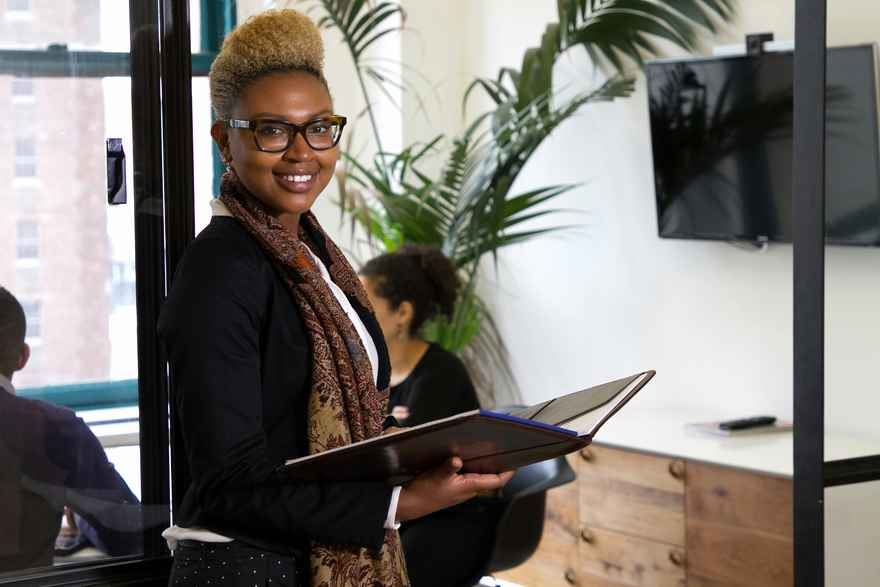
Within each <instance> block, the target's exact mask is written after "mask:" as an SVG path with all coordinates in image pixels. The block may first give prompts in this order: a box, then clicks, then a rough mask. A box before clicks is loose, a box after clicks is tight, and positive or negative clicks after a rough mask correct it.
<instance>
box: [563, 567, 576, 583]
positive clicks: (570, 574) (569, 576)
mask: <svg viewBox="0 0 880 587" xmlns="http://www.w3.org/2000/svg"><path fill="white" fill-rule="evenodd" d="M565 581H566V583H568V584H569V585H577V581H578V577H577V573H575V572H574V569H565Z"/></svg>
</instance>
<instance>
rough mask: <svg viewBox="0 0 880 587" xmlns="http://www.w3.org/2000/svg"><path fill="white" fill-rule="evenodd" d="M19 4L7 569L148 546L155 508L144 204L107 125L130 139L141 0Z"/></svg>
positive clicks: (1, 175) (3, 277)
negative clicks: (116, 180)
mask: <svg viewBox="0 0 880 587" xmlns="http://www.w3.org/2000/svg"><path fill="white" fill-rule="evenodd" d="M56 4H57V5H56ZM10 5H11V2H9V1H7V2H6V5H5V7H4V6H3V3H0V38H2V49H0V51H5V50H7V49H15V50H17V51H16V52H15V53H7V54H6V55H4V59H3V60H0V64H2V67H0V108H2V109H3V110H4V111H5V112H7V113H8V115H7V116H4V117H0V137H2V138H0V148H2V149H3V152H4V153H6V154H7V156H6V157H5V161H6V164H5V165H0V187H2V191H0V234H5V235H8V237H7V243H8V245H9V246H4V247H0V287H3V288H5V289H4V290H2V291H4V292H7V293H8V294H10V296H9V298H8V299H13V297H14V298H15V299H17V302H16V303H15V304H11V303H10V304H7V305H6V306H2V305H0V420H2V421H0V511H2V512H3V515H2V517H0V573H2V572H23V571H25V570H26V569H30V568H33V567H40V566H45V565H49V564H53V563H55V564H59V563H67V562H78V561H82V560H90V559H99V558H104V557H107V556H108V555H109V556H120V555H131V554H137V553H140V552H142V551H143V527H144V523H145V519H146V521H147V523H150V522H149V520H150V519H151V517H153V516H151V515H147V514H145V512H144V511H143V508H142V506H141V505H140V503H139V498H140V494H141V480H140V447H139V446H138V429H139V423H138V407H137V403H138V384H137V376H138V373H137V360H138V353H137V318H136V308H135V283H136V280H135V265H134V237H133V230H132V229H133V225H134V213H135V211H134V207H133V206H132V205H126V206H117V207H113V208H111V207H108V205H107V203H106V167H105V166H106V163H105V152H104V151H105V140H106V138H107V137H121V138H122V140H123V144H124V145H125V147H126V151H127V152H128V153H132V148H131V145H132V129H131V125H132V123H131V121H132V114H131V82H130V79H129V78H128V77H109V76H110V75H111V74H112V75H115V76H119V75H120V73H121V72H120V68H119V63H127V60H126V59H125V55H124V52H127V51H128V50H129V45H130V44H129V14H128V2H125V1H119V2H117V1H107V0H82V1H80V2H77V3H76V7H75V9H74V7H72V6H67V5H64V7H63V9H60V7H61V4H58V3H50V2H25V3H18V4H17V8H16V10H14V11H13V12H14V13H15V14H14V18H10V14H11V13H10ZM25 5H26V9H25ZM4 8H5V12H3V10H4ZM101 51H114V52H121V53H115V54H106V53H100V52H101ZM120 55H121V57H120ZM102 67H109V68H111V71H112V73H111V71H103V70H102ZM71 75H75V76H81V77H70V76H71ZM126 163H127V166H128V169H127V170H126V173H127V176H128V178H129V181H131V179H132V177H133V175H132V160H131V157H129V158H128V160H127V162H126ZM19 302H20V303H19ZM10 308H11V309H10ZM19 318H21V319H20V320H19ZM19 322H20V324H22V325H25V324H26V326H21V327H19V326H15V324H16V323H19ZM10 325H11V326H10ZM25 345H26V346H25ZM25 348H26V349H28V351H23V350H22V349H25ZM153 507H155V508H158V509H157V511H156V512H155V513H156V516H155V518H156V519H160V518H162V515H165V516H167V506H164V505H163V506H153ZM159 510H161V511H159ZM160 514H162V515H160Z"/></svg>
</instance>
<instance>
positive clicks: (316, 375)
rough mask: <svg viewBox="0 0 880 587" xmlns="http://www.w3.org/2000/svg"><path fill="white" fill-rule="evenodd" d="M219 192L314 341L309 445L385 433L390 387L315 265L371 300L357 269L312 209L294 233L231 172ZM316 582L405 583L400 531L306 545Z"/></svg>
mask: <svg viewBox="0 0 880 587" xmlns="http://www.w3.org/2000/svg"><path fill="white" fill-rule="evenodd" d="M220 200H221V201H222V202H223V204H224V205H225V206H226V208H227V209H228V210H229V212H230V213H231V214H232V215H233V216H234V217H235V218H236V219H238V221H239V222H241V223H242V225H243V226H244V227H245V228H246V229H247V231H248V232H249V233H250V234H251V235H252V236H253V237H254V238H255V239H256V240H257V242H259V244H260V246H261V247H262V248H263V250H264V251H265V252H266V253H267V254H268V256H269V257H270V258H271V259H272V260H273V261H274V263H275V265H276V267H278V269H279V271H280V274H281V275H282V277H283V279H284V281H285V282H286V283H287V286H288V287H289V288H290V292H291V294H292V296H293V299H294V301H295V303H296V305H297V307H298V308H299V311H300V314H301V315H302V319H303V322H304V324H305V327H306V331H307V334H308V338H309V343H310V345H311V351H312V352H311V356H312V364H311V389H310V391H309V402H308V425H307V427H308V443H309V453H310V454H314V453H319V452H322V451H325V450H328V449H331V448H336V447H339V446H344V445H347V444H351V443H352V442H357V441H360V440H365V439H367V438H372V437H374V436H378V435H379V434H381V433H382V423H383V422H384V417H385V411H386V408H387V399H388V394H387V393H380V392H379V390H377V389H376V384H375V383H374V381H373V373H372V365H371V364H370V360H369V357H368V356H367V351H366V350H365V348H364V346H363V343H362V341H361V338H360V336H359V335H358V333H357V331H356V330H355V328H354V326H353V325H352V323H351V321H350V320H349V318H348V316H347V315H346V314H345V311H344V310H343V309H342V308H341V307H340V305H339V303H338V302H337V300H336V298H335V297H334V295H333V292H332V291H330V288H329V287H328V285H327V283H326V282H325V281H324V278H323V277H321V274H320V272H319V270H318V268H317V266H316V265H315V262H314V259H313V257H312V254H311V253H310V251H312V252H314V253H315V255H317V256H318V257H319V258H321V259H322V260H323V261H324V264H325V265H326V267H327V271H328V272H329V273H330V277H331V278H332V280H333V282H334V283H336V285H338V286H339V288H340V289H342V291H343V292H345V294H346V295H347V296H348V297H349V299H353V300H355V301H356V302H357V303H359V304H360V305H361V307H363V308H371V306H370V303H369V301H368V300H367V296H366V292H365V291H364V289H363V287H362V285H361V283H360V280H359V279H358V277H357V274H356V273H355V271H354V270H353V269H352V267H351V265H349V263H348V261H347V260H346V258H345V256H344V255H343V254H342V252H341V251H340V250H339V249H338V248H337V247H336V245H335V244H334V243H333V242H332V241H331V240H330V239H329V238H328V237H327V236H326V234H325V233H324V231H323V229H322V228H321V226H320V224H319V223H318V220H317V219H316V218H315V216H314V214H312V213H311V212H306V213H304V214H303V215H302V216H301V217H300V226H299V235H298V238H295V237H294V235H292V234H291V233H290V231H288V230H287V229H286V228H285V227H284V226H282V224H281V223H280V222H278V220H276V219H275V218H273V217H272V216H270V215H269V214H268V213H267V212H266V210H265V208H264V207H263V205H262V203H261V202H260V201H259V200H257V199H256V198H255V197H254V196H253V195H252V194H250V193H249V192H248V191H247V190H246V189H245V188H244V186H243V185H242V184H241V182H240V181H239V179H238V178H237V176H236V175H235V174H234V172H227V173H226V174H225V175H224V176H223V179H222V182H221V185H220ZM310 559H311V560H310V562H311V584H312V586H313V587H379V586H382V587H408V586H409V579H408V577H407V573H406V564H405V562H404V558H403V549H402V547H401V544H400V536H399V535H398V533H397V531H395V530H386V531H385V542H384V544H383V545H382V548H381V550H380V551H379V552H378V553H374V552H372V551H370V550H368V549H366V548H362V547H357V546H344V545H336V544H320V543H318V542H315V541H313V542H312V546H311V552H310Z"/></svg>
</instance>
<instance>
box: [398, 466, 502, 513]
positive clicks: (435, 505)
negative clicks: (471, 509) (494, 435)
mask: <svg viewBox="0 0 880 587" xmlns="http://www.w3.org/2000/svg"><path fill="white" fill-rule="evenodd" d="M462 465H463V463H462V460H461V459H460V458H459V457H452V458H451V459H449V460H447V461H446V462H445V463H443V464H442V465H440V466H439V467H437V468H435V469H431V470H430V471H426V472H424V473H422V474H421V475H419V476H418V477H416V478H415V479H413V480H412V481H410V482H409V483H407V484H406V485H404V486H403V489H401V491H400V498H399V499H398V502H397V521H398V522H405V521H407V520H414V519H416V518H421V517H422V516H426V515H428V514H430V513H433V512H436V511H438V510H442V509H445V508H448V507H451V506H454V505H456V504H459V503H461V502H463V501H467V500H469V499H471V498H472V497H474V496H476V495H477V494H478V493H484V492H487V491H493V490H496V489H499V488H501V487H504V484H505V483H507V482H508V481H510V478H511V477H513V471H507V472H506V473H500V474H498V475H495V474H479V473H464V474H460V473H459V471H460V470H461V467H462Z"/></svg>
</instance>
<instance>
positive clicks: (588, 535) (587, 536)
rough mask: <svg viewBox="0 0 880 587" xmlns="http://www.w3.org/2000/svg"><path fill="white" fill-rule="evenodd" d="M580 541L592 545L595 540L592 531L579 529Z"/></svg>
mask: <svg viewBox="0 0 880 587" xmlns="http://www.w3.org/2000/svg"><path fill="white" fill-rule="evenodd" d="M581 540H583V541H584V542H586V543H587V544H592V543H593V542H594V541H595V540H596V535H595V534H593V531H592V530H590V529H589V528H582V529H581Z"/></svg>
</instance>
